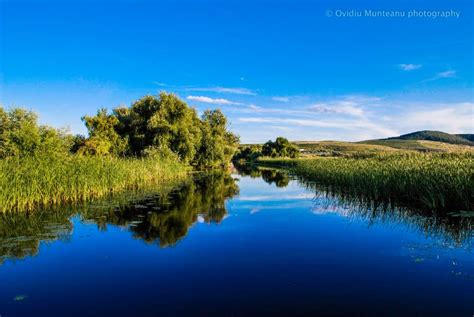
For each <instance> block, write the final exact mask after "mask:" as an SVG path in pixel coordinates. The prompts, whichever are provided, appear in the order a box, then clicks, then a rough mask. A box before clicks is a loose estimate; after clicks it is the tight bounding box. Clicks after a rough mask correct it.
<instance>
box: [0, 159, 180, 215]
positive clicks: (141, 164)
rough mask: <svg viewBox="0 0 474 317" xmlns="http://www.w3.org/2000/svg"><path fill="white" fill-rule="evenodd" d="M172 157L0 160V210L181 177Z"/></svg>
mask: <svg viewBox="0 0 474 317" xmlns="http://www.w3.org/2000/svg"><path fill="white" fill-rule="evenodd" d="M187 171H188V169H187V168H186V167H185V166H183V165H182V164H180V163H179V162H177V161H172V160H165V159H157V158H147V159H145V158H144V159H121V158H105V157H104V158H98V157H83V156H72V155H71V156H66V157H30V158H23V159H20V158H9V159H4V160H0V211H3V212H4V211H12V210H19V211H28V210H33V209H35V208H36V207H39V206H45V205H46V206H47V205H51V204H59V203H65V202H77V201H83V200H88V199H91V198H96V197H102V196H105V195H107V194H110V193H113V192H118V191H122V190H125V189H131V188H139V187H141V186H146V185H150V184H154V183H158V182H165V181H167V180H172V179H176V178H179V177H183V176H184V175H185V174H186V172H187Z"/></svg>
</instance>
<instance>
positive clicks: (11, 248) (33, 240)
mask: <svg viewBox="0 0 474 317" xmlns="http://www.w3.org/2000/svg"><path fill="white" fill-rule="evenodd" d="M71 215H72V213H71V212H68V211H64V210H61V211H57V210H53V211H48V212H46V211H38V212H35V213H31V214H26V213H22V214H20V213H0V264H1V263H3V261H4V260H6V259H23V258H25V257H29V256H35V255H37V254H38V252H39V246H40V242H49V241H55V240H58V239H60V240H67V239H68V238H69V237H70V235H71V234H72V229H73V226H72V222H71V221H70V217H71Z"/></svg>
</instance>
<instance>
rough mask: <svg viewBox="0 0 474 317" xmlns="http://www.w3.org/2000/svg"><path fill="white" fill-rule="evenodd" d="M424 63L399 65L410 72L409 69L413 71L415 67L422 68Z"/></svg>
mask: <svg viewBox="0 0 474 317" xmlns="http://www.w3.org/2000/svg"><path fill="white" fill-rule="evenodd" d="M421 66H422V65H420V64H399V65H398V67H399V68H400V69H401V70H404V71H406V72H409V71H412V70H415V69H419V68H421Z"/></svg>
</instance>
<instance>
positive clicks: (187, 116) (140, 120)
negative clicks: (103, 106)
mask: <svg viewBox="0 0 474 317" xmlns="http://www.w3.org/2000/svg"><path fill="white" fill-rule="evenodd" d="M114 114H115V115H116V117H117V119H118V121H119V124H118V128H117V131H118V132H119V133H120V135H122V136H123V137H126V138H128V140H129V152H130V154H134V155H144V154H146V153H149V152H150V151H153V149H159V150H161V151H164V152H165V151H167V150H169V151H171V152H173V153H175V154H176V155H177V156H178V157H179V159H180V160H181V161H183V162H186V163H190V162H191V161H192V160H193V159H194V156H195V154H196V144H199V143H200V138H201V131H200V120H199V118H198V116H197V113H196V111H195V110H194V109H192V108H190V107H188V105H187V104H186V103H184V102H183V101H182V100H180V99H179V98H178V97H176V95H174V94H167V93H164V92H163V93H161V94H160V95H159V97H156V96H146V97H143V98H141V99H139V100H138V101H136V102H135V103H133V104H132V106H131V107H130V108H124V107H120V108H117V109H115V110H114Z"/></svg>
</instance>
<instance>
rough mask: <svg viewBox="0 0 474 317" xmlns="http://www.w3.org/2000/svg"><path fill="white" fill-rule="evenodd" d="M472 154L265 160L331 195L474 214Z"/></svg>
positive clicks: (412, 154)
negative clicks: (464, 211) (287, 169)
mask: <svg viewBox="0 0 474 317" xmlns="http://www.w3.org/2000/svg"><path fill="white" fill-rule="evenodd" d="M473 158H474V156H473V155H472V154H470V153H442V154H440V153H415V152H412V153H397V154H387V153H385V154H379V155H376V156H374V157H370V158H343V157H340V158H323V157H320V158H312V159H300V160H289V159H286V160H285V159H261V160H260V161H259V162H260V163H261V164H269V165H273V166H284V167H287V168H289V169H290V170H291V171H292V172H293V173H295V174H296V175H298V176H299V177H302V178H304V179H305V180H306V181H310V182H313V183H314V184H315V185H317V186H319V187H320V188H323V189H324V190H325V191H327V192H329V193H337V194H338V195H339V196H343V197H347V198H352V199H357V200H359V201H365V202H371V203H373V204H379V205H380V204H385V205H394V206H398V205H402V206H406V205H409V206H413V207H417V208H422V209H425V210H429V211H436V212H447V211H448V212H449V211H456V210H474V159H473Z"/></svg>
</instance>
